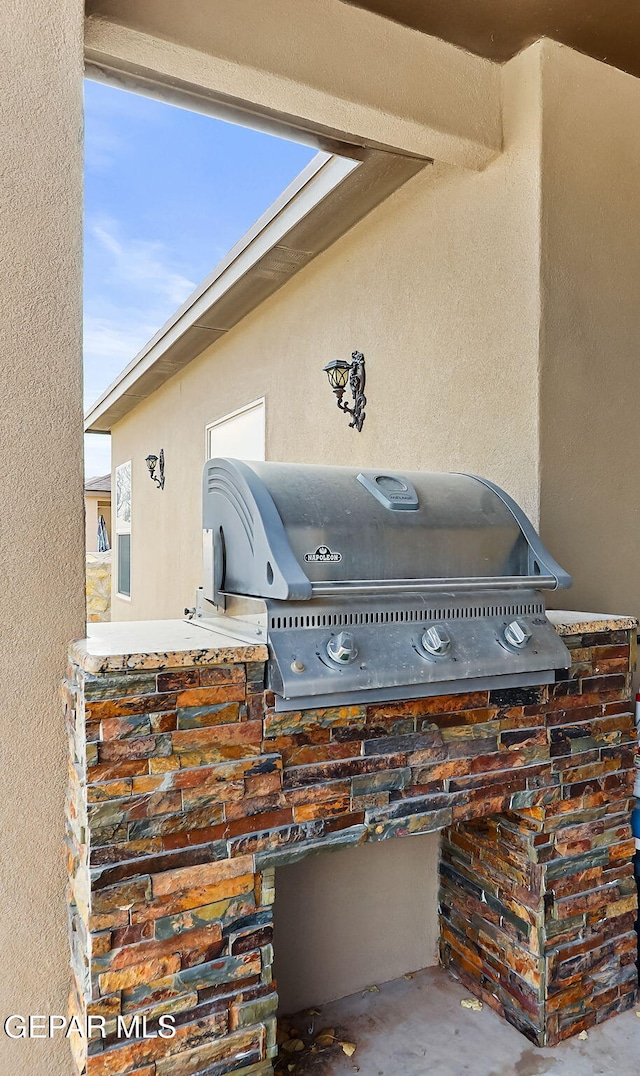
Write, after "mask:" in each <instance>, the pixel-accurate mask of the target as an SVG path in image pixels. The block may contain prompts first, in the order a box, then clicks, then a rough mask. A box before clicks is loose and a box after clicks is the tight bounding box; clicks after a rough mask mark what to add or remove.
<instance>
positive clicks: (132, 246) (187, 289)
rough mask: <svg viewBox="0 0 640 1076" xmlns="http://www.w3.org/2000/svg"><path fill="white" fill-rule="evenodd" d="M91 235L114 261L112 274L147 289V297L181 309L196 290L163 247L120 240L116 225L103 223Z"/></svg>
mask: <svg viewBox="0 0 640 1076" xmlns="http://www.w3.org/2000/svg"><path fill="white" fill-rule="evenodd" d="M89 232H90V233H91V234H92V235H93V236H94V238H95V239H97V241H98V242H99V243H100V244H101V246H102V247H103V248H104V250H106V251H107V252H108V253H109V254H110V255H111V257H112V265H111V272H112V274H115V275H117V277H118V278H119V279H120V280H121V281H127V282H128V283H129V284H133V285H134V286H137V287H141V288H144V290H145V293H146V294H147V295H149V294H151V295H152V294H153V293H154V292H155V294H156V295H159V296H163V297H164V298H166V299H167V300H168V301H169V302H170V303H171V304H172V306H174V307H177V306H180V304H181V303H183V302H184V300H185V299H186V298H187V296H188V295H189V294H190V293H191V292H192V291H193V289H194V288H195V286H196V283H195V281H193V280H189V278H188V277H186V276H184V274H183V273H181V272H180V271H179V270H178V269H177V268H176V267H175V266H174V265H172V264H171V257H170V255H169V253H168V251H167V249H166V247H165V246H164V244H163V243H158V242H152V241H149V240H146V239H126V238H125V239H123V238H121V237H119V235H118V234H117V233H118V228H117V225H116V224H115V222H113V221H108V220H102V221H95V222H94V223H93V224H90V225H89Z"/></svg>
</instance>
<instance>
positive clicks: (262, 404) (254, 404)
mask: <svg viewBox="0 0 640 1076" xmlns="http://www.w3.org/2000/svg"><path fill="white" fill-rule="evenodd" d="M258 408H261V410H262V461H261V462H264V460H266V458H267V405H266V398H265V397H264V396H259V397H258V398H257V399H256V400H252V401H251V402H250V403H247V404H243V406H242V407H237V408H236V409H235V411H230V412H229V413H228V414H226V415H221V416H220V418H217V419H214V421H213V422H208V423H207V424H206V426H205V428H204V452H205V462H206V460H210V459H212V458H213V457H212V455H211V433H212V431H213V430H215V429H216V427H218V426H222V425H223V423H225V422H229V421H231V420H232V419H234V418H239V416H240V415H244V414H247V413H248V412H249V411H253V410H257V409H258ZM256 462H260V461H256Z"/></svg>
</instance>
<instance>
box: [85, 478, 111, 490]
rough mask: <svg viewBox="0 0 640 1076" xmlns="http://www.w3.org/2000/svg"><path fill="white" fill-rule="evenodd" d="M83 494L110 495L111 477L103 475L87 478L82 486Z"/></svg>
mask: <svg viewBox="0 0 640 1076" xmlns="http://www.w3.org/2000/svg"><path fill="white" fill-rule="evenodd" d="M84 491H85V493H111V475H110V474H103V475H100V477H98V478H89V479H87V481H86V482H85V484H84Z"/></svg>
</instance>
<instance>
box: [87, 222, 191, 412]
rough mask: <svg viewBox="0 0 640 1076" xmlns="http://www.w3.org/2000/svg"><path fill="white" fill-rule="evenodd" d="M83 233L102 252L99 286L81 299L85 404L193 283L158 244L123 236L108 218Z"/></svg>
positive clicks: (98, 392)
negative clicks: (83, 305) (82, 306)
mask: <svg viewBox="0 0 640 1076" xmlns="http://www.w3.org/2000/svg"><path fill="white" fill-rule="evenodd" d="M87 234H88V236H89V237H90V238H91V239H93V240H94V241H95V242H96V243H97V244H99V247H100V248H101V250H102V252H103V259H102V260H103V264H102V274H101V277H100V279H99V282H98V284H97V286H96V284H93V285H92V287H91V291H90V294H88V295H86V296H85V317H84V367H85V401H86V404H87V405H89V404H91V403H93V402H94V401H95V400H96V399H97V398H98V397H99V396H100V395H101V394H102V393H103V392H104V390H105V389H106V388H107V387H108V386H109V385H110V384H111V382H112V381H114V380H115V378H116V377H117V376H118V374H119V373H120V372H121V371H122V370H123V369H124V367H125V366H127V365H128V364H129V363H130V362H131V360H132V359H133V358H134V357H135V355H137V353H138V352H139V351H140V350H141V348H143V347H144V345H145V344H146V343H147V341H148V340H150V339H151V337H152V336H154V335H155V333H156V332H157V331H158V329H159V328H160V327H161V326H162V325H163V324H164V322H165V321H166V320H167V319H168V318H169V317H171V315H172V314H173V313H174V311H175V310H176V308H177V307H178V306H180V304H181V303H182V302H184V300H185V299H186V297H187V296H188V295H189V294H190V293H191V292H192V291H193V289H194V287H195V284H194V282H193V281H192V280H190V279H188V277H186V276H185V275H184V273H182V272H181V271H180V267H179V266H177V265H176V264H175V262H174V261H173V260H172V258H171V256H170V254H169V252H168V251H167V249H166V247H165V246H164V244H162V243H159V242H152V241H148V240H143V239H136V238H130V237H127V236H125V235H123V228H122V226H120V225H119V224H118V223H117V222H116V221H114V220H111V219H110V218H102V219H100V220H94V221H92V222H89V224H88V227H87ZM105 254H106V259H105V257H104V255H105ZM94 261H95V258H94ZM105 263H106V264H105Z"/></svg>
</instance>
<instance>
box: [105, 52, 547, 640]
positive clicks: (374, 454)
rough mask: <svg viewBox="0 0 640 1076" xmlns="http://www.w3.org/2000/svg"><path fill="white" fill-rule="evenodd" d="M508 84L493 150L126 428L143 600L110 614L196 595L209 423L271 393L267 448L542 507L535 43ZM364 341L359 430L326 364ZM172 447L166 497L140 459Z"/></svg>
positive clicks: (450, 176) (434, 179) (344, 255)
mask: <svg viewBox="0 0 640 1076" xmlns="http://www.w3.org/2000/svg"><path fill="white" fill-rule="evenodd" d="M503 77H504V83H505V152H504V153H503V155H502V156H501V157H500V158H499V159H498V160H496V161H494V162H493V163H491V164H490V165H489V166H488V167H487V168H486V169H485V170H484V171H482V172H472V171H463V170H460V169H453V168H451V167H449V166H446V165H438V164H436V165H434V166H433V167H429V168H426V169H425V170H424V171H423V172H422V173H421V174H420V175H418V176H417V177H415V178H414V179H413V180H411V181H410V182H409V183H407V184H406V185H405V186H404V187H403V188H402V189H400V190H399V191H398V192H396V193H395V194H394V195H393V196H392V197H391V198H389V199H388V201H387V202H386V203H384V204H383V205H382V206H380V207H379V208H378V209H376V210H374V211H373V212H372V213H371V214H370V215H369V216H368V217H367V218H366V219H365V220H364V221H362V222H361V223H360V224H359V225H357V226H356V227H355V228H353V229H352V230H351V232H349V233H348V234H347V235H346V236H344V237H343V238H342V239H341V240H340V241H338V242H337V243H336V244H335V245H334V246H333V247H332V248H331V249H330V250H328V251H327V252H326V253H324V254H323V255H321V256H319V257H318V258H317V259H315V261H314V262H312V263H311V265H310V266H308V267H307V268H306V269H304V270H303V271H302V272H300V273H299V274H298V275H297V276H296V277H295V278H294V279H293V280H292V281H290V282H289V283H288V284H287V285H286V286H285V287H283V288H282V289H281V290H280V291H279V292H278V293H277V294H276V295H274V296H273V297H272V298H271V299H269V300H268V301H267V302H265V303H264V304H263V305H262V306H261V307H259V308H258V309H257V310H256V311H255V312H254V313H253V314H252V315H250V316H249V317H247V318H246V319H245V320H244V321H243V322H242V323H241V324H240V325H238V326H237V327H236V328H235V329H233V330H232V331H231V332H230V333H229V334H228V335H227V336H226V338H224V339H222V340H220V341H219V342H218V343H217V344H215V345H214V346H213V347H212V348H210V349H209V350H208V351H207V352H204V353H203V355H202V356H200V357H199V358H198V359H197V360H196V361H194V362H193V363H191V364H190V365H189V366H188V367H187V368H186V369H185V370H184V371H183V372H181V373H180V374H178V375H176V376H175V377H173V378H172V379H171V380H170V381H169V382H167V383H166V384H165V385H164V386H163V387H162V388H161V389H160V390H158V391H157V392H155V393H154V394H153V396H151V397H150V398H149V399H147V400H146V401H144V402H143V403H141V404H140V405H139V406H138V407H137V408H136V409H135V411H133V412H132V413H131V414H130V415H129V416H128V417H127V418H125V419H123V420H122V421H121V422H120V423H118V425H117V426H116V427H115V428H114V430H113V438H112V452H113V463H114V466H116V465H117V464H119V463H121V462H123V461H125V460H127V459H131V460H132V465H133V466H132V524H131V549H132V554H131V556H132V588H131V601H130V602H127V601H123V600H122V599H119V598H117V597H114V602H113V611H112V616H113V619H134V620H139V619H145V618H153V617H174V616H177V615H180V614H181V613H182V609H183V607H184V606H185V605H187V604H192V602H193V596H194V592H195V588H196V586H197V585H198V584H199V583H200V582H201V581H202V573H201V492H200V484H201V474H202V466H203V463H204V460H205V426H206V424H207V423H209V422H211V421H212V420H214V419H216V418H219V417H220V416H222V415H225V414H226V413H228V412H230V411H233V410H234V409H236V408H237V407H239V406H241V405H243V404H245V403H248V402H250V401H251V400H254V399H256V398H257V397H260V396H264V397H265V399H266V440H267V457H268V458H270V459H273V460H297V461H302V462H310V463H314V462H325V463H333V464H357V465H368V466H375V465H378V464H379V465H386V466H397V467H405V468H416V469H421V468H422V469H434V470H466V471H472V472H479V473H481V474H483V475H486V476H487V477H489V478H492V479H494V480H495V481H497V482H499V483H501V484H503V485H504V486H505V487H506V488H507V489H508V490H509V491H510V492H511V493H512V494H513V495H514V496H515V497H516V498H518V499H519V500H520V501H521V502H522V504H523V505H524V506H525V507H526V508H527V509H528V510H529V512H530V513H531V514H532V515H533V517H534V518H535V517H536V516H537V511H538V502H537V489H538V430H537V414H538V402H537V375H536V370H537V362H538V322H539V310H538V291H537V288H536V282H537V279H538V261H539V252H538V235H539V222H538V215H539V202H538V190H539V171H538V169H539V124H540V115H539V55H538V53H536V52H532V53H527V54H524V55H523V56H521V57H519V58H517V59H516V60H514V61H512V63H510V64H509V65H507V67H506V68H505V70H504V76H503ZM354 348H358V349H359V350H361V351H363V352H364V353H365V355H366V360H367V396H368V407H367V419H366V422H365V426H364V429H363V431H362V433H361V434H358V433H356V432H355V431H353V430H351V429H349V427H348V422H347V420H346V418H345V416H344V415H343V414H341V413H340V412H339V411H338V409H337V408H336V406H335V401H334V397H333V395H332V393H331V391H330V390H329V387H328V384H327V382H326V376H325V374H324V373H323V371H322V367H323V366H324V364H325V363H326V362H327V360H328V359H330V358H333V357H334V356H345V357H348V356H349V354H350V352H351V351H352V350H353V349H354ZM514 446H517V450H514ZM160 448H164V452H165V461H166V462H165V474H166V485H165V488H164V490H163V491H160V490H158V489H157V487H156V486H155V485H154V484H153V483H152V482H150V481H149V477H148V474H147V470H146V466H145V462H144V460H145V457H146V456H147V455H148V453H149V452H151V451H153V452H158V451H159V449H160Z"/></svg>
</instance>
